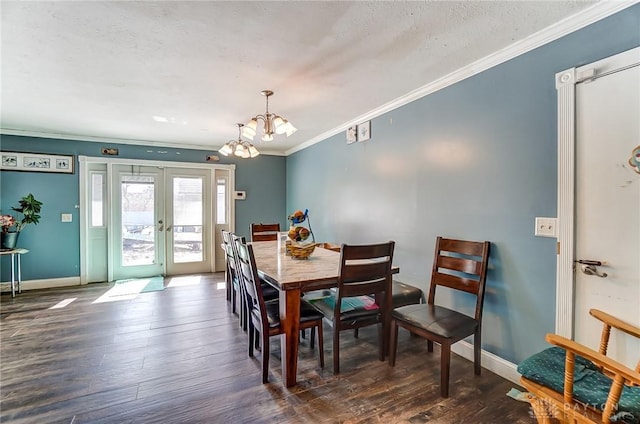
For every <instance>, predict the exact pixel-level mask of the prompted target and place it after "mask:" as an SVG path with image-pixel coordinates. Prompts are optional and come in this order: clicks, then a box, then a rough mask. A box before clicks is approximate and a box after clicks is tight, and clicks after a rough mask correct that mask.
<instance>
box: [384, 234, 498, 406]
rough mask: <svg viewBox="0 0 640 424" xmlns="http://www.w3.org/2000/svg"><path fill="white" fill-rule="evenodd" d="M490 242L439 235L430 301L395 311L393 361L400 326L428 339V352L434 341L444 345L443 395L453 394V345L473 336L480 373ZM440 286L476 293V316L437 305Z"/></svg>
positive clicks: (391, 345) (478, 372) (391, 348)
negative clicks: (450, 387) (450, 372)
mask: <svg viewBox="0 0 640 424" xmlns="http://www.w3.org/2000/svg"><path fill="white" fill-rule="evenodd" d="M489 248H490V243H489V242H488V241H484V242H475V241H465V240H453V239H445V238H442V237H438V238H437V239H436V249H435V255H434V259H433V267H432V270H431V285H430V287H429V297H428V299H427V303H426V304H420V305H408V306H402V307H400V308H396V309H394V310H393V311H392V312H391V335H390V351H389V364H390V365H391V366H394V365H395V361H396V351H397V349H398V327H402V328H405V329H407V330H409V331H410V332H411V333H413V334H416V335H418V336H421V337H424V338H425V339H427V351H429V352H432V351H433V342H436V343H438V344H440V346H441V351H440V395H441V396H442V397H445V398H446V397H448V396H449V368H450V361H451V345H452V344H454V343H456V342H458V341H460V340H462V339H464V338H466V337H468V336H471V335H473V354H474V355H473V358H474V360H473V363H474V372H475V374H476V375H480V369H481V366H480V352H481V333H482V307H483V304H484V291H485V290H484V289H485V285H486V280H487V265H488V263H489ZM438 286H442V287H448V288H450V289H454V290H460V291H463V292H467V293H470V294H472V295H474V296H475V308H474V314H473V316H469V315H465V314H463V313H461V312H458V311H456V310H454V309H451V308H446V307H444V306H439V305H436V304H435V295H436V288H437V287H438Z"/></svg>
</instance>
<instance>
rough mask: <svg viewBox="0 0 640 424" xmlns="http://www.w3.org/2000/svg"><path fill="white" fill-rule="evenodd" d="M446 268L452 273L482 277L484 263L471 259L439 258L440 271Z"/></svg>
mask: <svg viewBox="0 0 640 424" xmlns="http://www.w3.org/2000/svg"><path fill="white" fill-rule="evenodd" d="M440 268H444V269H449V270H451V271H458V272H464V273H466V274H472V275H480V273H481V272H482V261H481V260H480V259H478V260H474V259H469V258H460V257H451V256H439V257H438V269H440Z"/></svg>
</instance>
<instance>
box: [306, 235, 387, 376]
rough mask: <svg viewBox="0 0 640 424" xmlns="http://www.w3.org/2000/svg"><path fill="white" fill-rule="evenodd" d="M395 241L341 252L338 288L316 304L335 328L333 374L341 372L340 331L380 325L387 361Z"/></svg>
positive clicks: (381, 353) (344, 247)
mask: <svg viewBox="0 0 640 424" xmlns="http://www.w3.org/2000/svg"><path fill="white" fill-rule="evenodd" d="M394 247H395V242H393V241H389V242H386V243H379V244H367V245H348V244H343V245H342V246H341V249H340V271H339V272H340V273H339V276H338V287H337V289H336V291H335V293H334V294H333V295H331V296H330V297H326V298H323V299H320V300H317V301H315V302H314V303H313V305H314V306H315V307H316V308H317V309H318V310H319V311H321V312H322V313H323V314H324V316H325V317H326V318H327V319H328V320H329V321H330V324H331V326H332V327H333V373H334V374H338V373H339V372H340V332H341V331H344V330H351V329H356V328H360V327H365V326H369V325H374V324H377V325H378V355H379V358H380V360H381V361H384V359H385V356H386V353H387V346H388V337H387V332H388V322H389V311H390V309H391V307H390V306H391V263H392V261H393V249H394Z"/></svg>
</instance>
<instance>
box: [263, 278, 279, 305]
mask: <svg viewBox="0 0 640 424" xmlns="http://www.w3.org/2000/svg"><path fill="white" fill-rule="evenodd" d="M260 285H261V287H262V297H264V300H265V301H268V300H273V299H277V298H278V297H279V294H278V289H277V288H275V287H273V286H272V285H271V284H269V283H267V282H266V281H262V280H261V281H260Z"/></svg>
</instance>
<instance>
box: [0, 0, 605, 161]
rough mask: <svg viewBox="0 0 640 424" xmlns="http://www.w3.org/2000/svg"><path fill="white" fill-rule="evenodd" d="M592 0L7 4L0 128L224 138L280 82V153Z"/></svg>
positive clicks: (214, 141) (201, 143)
mask: <svg viewBox="0 0 640 424" xmlns="http://www.w3.org/2000/svg"><path fill="white" fill-rule="evenodd" d="M594 3H596V2H594V1H550V2H546V1H506V2H498V1H438V2H432V1H428V2H422V1H412V2H382V1H359V2H348V1H332V2H272V1H269V2H267V1H264V2H251V1H231V2H214V1H191V2H187V1H161V2H149V1H145V2H136V1H122V2H116V1H91V2H74V1H69V2H65V1H39V2H22V1H20V2H14V1H2V4H1V8H2V9H1V12H2V30H1V31H2V33H1V34H2V39H1V42H2V46H1V47H2V64H1V71H2V81H1V82H2V87H1V88H2V94H1V96H2V97H1V106H2V109H1V126H2V130H3V132H5V133H14V134H40V135H52V136H56V135H57V136H62V137H68V138H80V139H81V138H83V137H84V138H88V139H93V140H101V139H103V140H105V141H107V140H110V141H119V140H122V141H125V142H128V141H135V140H139V141H144V142H151V143H150V144H157V145H166V146H178V147H179V146H185V147H191V148H195V147H199V148H204V149H217V148H219V147H220V146H221V145H222V144H223V143H224V142H226V141H227V140H229V139H233V138H236V137H237V129H236V127H235V123H236V122H247V121H248V120H249V119H250V118H251V117H252V116H253V115H256V114H259V113H264V109H265V103H264V97H262V96H261V95H260V91H261V90H263V89H271V90H273V91H275V95H274V96H273V97H271V99H270V111H271V112H275V113H278V114H281V115H283V116H284V117H285V118H287V119H289V120H290V121H291V122H292V123H293V124H294V125H295V126H296V127H297V128H298V132H297V133H295V134H294V135H293V136H291V137H289V138H286V137H285V136H284V135H282V136H276V138H275V140H274V141H272V142H270V143H265V144H260V142H259V141H258V138H256V144H257V146H258V148H259V149H260V150H261V151H263V152H266V153H268V152H273V153H284V152H286V151H292V150H295V148H296V146H299V145H300V144H303V143H309V142H310V141H313V140H314V139H317V138H318V137H319V136H326V135H330V134H332V133H337V132H338V131H342V130H344V129H345V128H346V127H347V126H348V125H349V124H351V123H353V122H354V119H356V118H357V117H360V116H365V115H366V114H367V113H370V112H371V111H372V110H375V109H376V108H379V107H380V106H381V105H384V104H387V103H389V102H393V101H395V100H396V99H398V98H401V97H402V96H405V95H406V94H407V93H410V92H412V91H414V90H416V89H419V88H420V87H423V86H425V85H428V84H430V83H431V82H433V81H434V80H437V79H439V78H442V77H444V76H446V75H447V74H450V73H452V72H454V71H455V70H457V69H460V68H463V67H465V66H467V65H469V64H470V63H473V62H475V61H478V60H480V59H482V58H483V57H485V56H488V55H490V54H492V53H494V52H496V51H499V50H501V49H504V48H506V47H508V46H510V45H512V44H513V43H516V42H518V41H520V40H523V39H525V38H527V37H530V36H531V35H532V34H534V33H536V32H538V31H540V30H542V29H544V28H546V27H549V26H550V25H552V24H555V23H557V22H559V21H561V20H563V19H565V18H567V17H569V16H571V15H575V14H577V13H579V12H581V11H584V10H585V9H587V8H589V7H592V6H593V5H594ZM154 116H156V117H164V118H166V119H167V122H157V121H156V120H154V119H153V117H154Z"/></svg>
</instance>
